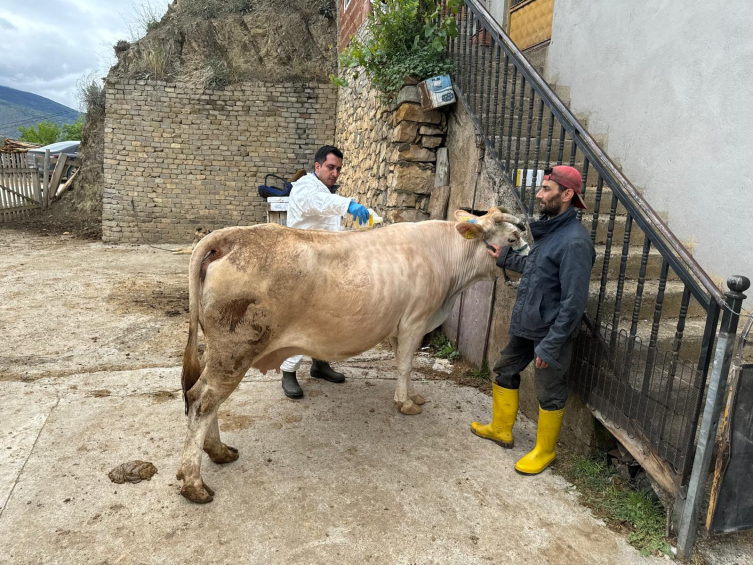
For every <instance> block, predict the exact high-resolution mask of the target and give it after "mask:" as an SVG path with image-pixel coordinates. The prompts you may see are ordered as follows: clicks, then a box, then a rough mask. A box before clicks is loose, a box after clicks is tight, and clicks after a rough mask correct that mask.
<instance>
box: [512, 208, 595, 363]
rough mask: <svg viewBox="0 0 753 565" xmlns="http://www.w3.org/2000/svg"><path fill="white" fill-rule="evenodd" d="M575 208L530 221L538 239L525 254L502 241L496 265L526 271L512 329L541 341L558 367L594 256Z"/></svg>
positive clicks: (582, 306)
mask: <svg viewBox="0 0 753 565" xmlns="http://www.w3.org/2000/svg"><path fill="white" fill-rule="evenodd" d="M576 212H577V210H576V209H575V208H574V207H572V206H571V207H570V208H568V209H567V210H566V211H565V212H563V213H562V214H560V215H559V216H555V217H554V218H550V219H543V220H539V221H537V222H533V223H531V235H533V239H534V243H533V245H532V246H531V251H530V253H529V254H528V256H526V257H521V256H520V255H517V254H516V253H514V252H512V250H511V249H510V248H509V247H503V248H502V251H501V252H500V254H499V259H497V266H499V267H504V268H505V269H507V270H510V271H517V272H519V273H523V277H522V278H521V279H520V286H518V295H517V298H516V299H515V306H514V307H513V310H512V319H511V320H510V333H511V334H512V335H515V336H518V337H523V338H526V339H531V340H534V341H540V343H539V344H538V346H536V349H535V352H536V355H537V356H539V357H541V358H542V359H543V360H544V361H546V362H547V363H548V364H549V366H550V367H552V368H554V369H555V370H561V369H562V368H563V367H561V365H560V363H559V362H558V359H559V354H560V348H561V347H562V345H563V344H564V343H565V342H566V341H567V340H568V338H570V337H571V336H573V335H575V334H576V333H577V332H578V327H579V325H580V319H581V317H582V316H583V312H584V311H585V310H586V304H587V302H588V283H589V281H590V279H591V268H592V267H593V265H594V260H595V259H596V253H595V252H594V246H593V244H592V243H591V236H590V234H589V233H588V230H586V228H585V227H584V226H583V224H581V223H580V222H579V221H578V218H577V216H576Z"/></svg>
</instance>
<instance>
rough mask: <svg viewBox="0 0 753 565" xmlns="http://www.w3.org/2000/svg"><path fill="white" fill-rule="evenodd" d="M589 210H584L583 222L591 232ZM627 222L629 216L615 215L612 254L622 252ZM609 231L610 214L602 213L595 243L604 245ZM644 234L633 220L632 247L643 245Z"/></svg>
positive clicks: (598, 221) (598, 220) (598, 222)
mask: <svg viewBox="0 0 753 565" xmlns="http://www.w3.org/2000/svg"><path fill="white" fill-rule="evenodd" d="M588 212H589V211H588V210H585V211H584V214H583V217H582V220H581V221H582V222H583V225H584V226H585V228H586V229H587V230H588V232H589V233H590V232H591V224H592V219H593V217H592V215H591V214H589V213H588ZM626 223H627V216H624V215H623V216H615V218H614V228H613V230H612V254H614V253H617V254H618V255H619V254H620V253H621V252H622V245H623V239H624V238H625V226H626ZM608 231H609V215H605V214H600V215H599V218H598V219H597V223H596V241H594V245H603V244H605V243H606V241H607V235H608ZM644 237H645V236H644V234H643V232H642V231H641V229H640V228H639V227H638V226H637V225H636V224H635V222H633V226H632V228H631V230H630V247H643V240H644Z"/></svg>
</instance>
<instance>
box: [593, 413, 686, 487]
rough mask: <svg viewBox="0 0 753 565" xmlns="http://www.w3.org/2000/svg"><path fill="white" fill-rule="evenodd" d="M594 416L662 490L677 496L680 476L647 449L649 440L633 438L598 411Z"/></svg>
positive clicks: (651, 450)
mask: <svg viewBox="0 0 753 565" xmlns="http://www.w3.org/2000/svg"><path fill="white" fill-rule="evenodd" d="M592 412H593V415H594V416H595V417H596V419H597V420H599V422H601V423H602V424H604V427H605V428H606V429H607V430H609V432H610V433H611V434H612V435H613V436H614V437H615V438H617V441H619V442H620V443H621V444H622V446H623V447H624V448H625V449H627V450H628V452H629V453H630V455H632V456H633V457H634V458H635V460H636V461H637V462H638V464H639V465H640V466H641V467H643V469H644V470H645V471H646V472H647V473H648V474H649V475H651V478H652V479H654V480H655V481H656V482H657V483H658V484H659V486H660V487H661V488H663V489H664V490H665V491H667V492H668V493H669V494H670V495H672V496H676V495H677V491H678V490H679V484H680V476H679V475H677V474H675V473H673V472H672V471H671V470H670V469H669V468H668V467H667V465H666V463H665V462H664V460H663V459H662V458H661V457H659V455H658V454H657V453H656V452H655V451H654V450H653V449H650V448H649V447H647V446H648V445H649V443H648V439H646V438H644V439H643V440H641V438H640V437H639V436H638V435H636V437H633V438H631V437H630V436H629V435H628V432H627V430H625V429H623V428H619V427H617V426H616V425H615V424H614V423H613V422H611V421H610V420H608V419H607V418H605V417H604V416H603V415H602V414H601V412H599V411H598V410H592Z"/></svg>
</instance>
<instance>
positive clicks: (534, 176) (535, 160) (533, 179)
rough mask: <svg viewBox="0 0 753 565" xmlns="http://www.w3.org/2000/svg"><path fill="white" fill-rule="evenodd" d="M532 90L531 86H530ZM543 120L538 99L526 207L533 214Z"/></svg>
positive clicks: (541, 103) (541, 107)
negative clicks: (529, 195)
mask: <svg viewBox="0 0 753 565" xmlns="http://www.w3.org/2000/svg"><path fill="white" fill-rule="evenodd" d="M531 90H532V91H533V88H531ZM531 98H532V99H533V94H531ZM543 122H544V100H543V99H539V123H538V125H537V126H536V149H535V150H534V153H533V174H532V175H531V203H530V205H529V207H528V213H529V214H533V205H534V202H535V198H536V190H534V188H535V187H536V186H537V182H536V180H537V177H538V172H539V154H540V153H541V126H542V125H543Z"/></svg>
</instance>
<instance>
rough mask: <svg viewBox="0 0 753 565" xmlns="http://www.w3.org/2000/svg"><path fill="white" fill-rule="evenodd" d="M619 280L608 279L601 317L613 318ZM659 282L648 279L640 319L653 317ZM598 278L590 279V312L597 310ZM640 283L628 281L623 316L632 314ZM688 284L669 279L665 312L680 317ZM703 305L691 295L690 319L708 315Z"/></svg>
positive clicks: (664, 302) (666, 314)
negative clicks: (683, 296) (683, 295)
mask: <svg viewBox="0 0 753 565" xmlns="http://www.w3.org/2000/svg"><path fill="white" fill-rule="evenodd" d="M617 284H618V283H617V281H609V282H608V283H607V285H606V293H605V298H604V302H603V304H602V307H601V314H600V315H601V319H602V320H604V321H610V320H611V319H612V313H613V312H614V306H615V298H616V295H617ZM658 288H659V281H656V280H652V281H646V282H645V284H644V286H643V295H642V299H641V305H640V309H639V314H638V317H639V319H641V320H648V319H652V318H653V316H654V309H655V307H656V295H657V293H658ZM599 289H600V282H599V280H593V279H592V280H591V284H590V285H589V293H588V312H589V313H590V314H595V313H596V305H597V303H598V300H599ZM636 290H637V285H636V284H635V282H633V281H630V282H627V283H625V285H624V287H623V294H622V308H621V313H622V316H623V317H624V318H625V319H627V320H629V319H630V318H631V316H632V314H633V306H634V304H635V295H636ZM684 290H685V285H684V284H683V283H681V282H679V281H668V282H667V284H666V288H665V290H664V301H663V303H662V304H663V305H662V315H663V316H667V317H677V316H679V314H680V305H681V303H682V294H683V291H684ZM705 315H706V311H705V310H704V308H703V307H702V306H701V305H700V304H699V303H698V302H697V301H696V300H695V299H693V298H692V297H691V299H690V304H689V306H688V318H697V317H705Z"/></svg>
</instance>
